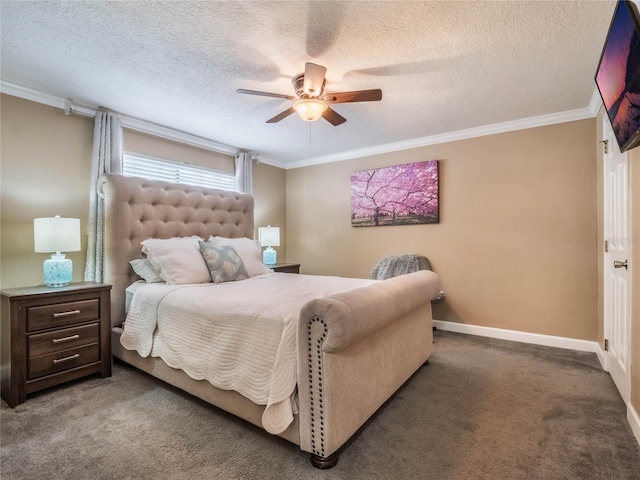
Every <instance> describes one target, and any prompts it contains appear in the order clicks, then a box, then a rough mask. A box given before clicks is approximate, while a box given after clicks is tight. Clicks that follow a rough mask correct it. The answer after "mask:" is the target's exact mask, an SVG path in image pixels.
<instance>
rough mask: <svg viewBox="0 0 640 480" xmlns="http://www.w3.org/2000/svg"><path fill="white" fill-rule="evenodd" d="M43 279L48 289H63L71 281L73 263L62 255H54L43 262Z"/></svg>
mask: <svg viewBox="0 0 640 480" xmlns="http://www.w3.org/2000/svg"><path fill="white" fill-rule="evenodd" d="M42 277H43V279H44V283H46V284H47V286H48V287H64V286H65V285H69V284H70V283H71V280H72V279H73V262H72V261H71V260H69V259H68V258H65V257H64V253H54V254H52V255H51V258H48V259H46V260H45V261H44V265H43V276H42Z"/></svg>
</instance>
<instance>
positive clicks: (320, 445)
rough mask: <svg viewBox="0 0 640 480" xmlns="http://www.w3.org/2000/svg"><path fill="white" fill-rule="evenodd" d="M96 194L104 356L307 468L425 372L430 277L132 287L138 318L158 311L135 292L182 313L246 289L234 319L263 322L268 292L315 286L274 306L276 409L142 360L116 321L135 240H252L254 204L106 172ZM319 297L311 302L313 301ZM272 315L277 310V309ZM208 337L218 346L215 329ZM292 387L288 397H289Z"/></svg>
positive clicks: (329, 456)
mask: <svg viewBox="0 0 640 480" xmlns="http://www.w3.org/2000/svg"><path fill="white" fill-rule="evenodd" d="M98 192H99V194H100V196H101V197H102V198H103V200H104V207H105V217H104V222H103V224H104V232H103V236H104V281H105V283H109V284H111V285H112V286H113V288H112V296H111V303H112V305H111V311H112V320H111V322H112V342H111V345H112V354H113V355H114V357H116V358H118V359H120V360H122V361H124V362H126V363H128V364H131V365H133V366H135V367H136V368H139V369H140V370H143V371H144V372H147V373H149V374H150V375H153V376H154V377H156V378H159V379H161V380H163V381H165V382H167V383H169V384H171V385H173V386H175V387H177V388H180V389H182V390H184V391H186V392H188V393H190V394H192V395H194V396H196V397H199V398H200V399H202V400H204V401H206V402H209V403H211V404H212V405H215V406H217V407H219V408H221V409H223V410H225V411H227V412H230V413H232V414H234V415H236V416H238V417H240V418H243V419H244V420H246V421H248V422H251V423H253V424H254V425H257V426H258V427H260V428H263V429H265V430H267V431H269V432H270V433H273V434H275V435H278V436H280V437H282V438H285V439H287V440H288V441H290V442H293V443H295V444H296V445H298V446H299V447H300V449H301V450H302V451H304V452H308V453H310V454H311V462H312V464H313V465H314V466H316V467H318V468H330V467H332V466H334V465H335V464H336V462H337V460H338V455H339V453H340V450H341V448H342V447H343V446H344V445H345V443H346V442H347V441H348V440H349V439H350V438H351V437H352V436H353V435H354V434H355V433H356V432H357V431H358V430H359V429H360V428H361V427H362V426H363V425H364V424H365V422H366V421H367V420H368V419H369V418H370V417H371V416H372V415H373V414H374V413H375V412H376V410H378V409H379V408H380V407H381V406H382V405H383V404H384V403H385V402H386V401H387V400H388V399H389V398H390V397H391V395H392V394H393V393H394V392H395V391H396V390H397V389H398V388H399V387H400V386H401V385H402V384H403V383H405V382H406V381H407V380H408V379H409V378H410V377H411V376H412V375H413V374H414V373H415V371H416V370H417V369H418V368H420V367H421V366H422V365H423V364H425V363H426V362H427V360H428V358H429V356H430V354H431V352H432V349H433V345H432V343H433V339H432V317H431V303H430V300H431V299H432V298H433V297H435V296H436V295H437V294H438V292H439V291H440V281H439V278H438V276H437V275H436V274H435V273H433V272H431V271H419V272H415V273H411V274H408V275H403V276H399V277H394V278H391V279H388V280H384V281H374V280H364V279H363V280H354V279H338V278H337V277H315V276H308V275H294V274H287V273H273V272H269V271H266V272H264V273H261V274H260V275H257V276H255V277H251V278H248V279H246V280H243V281H241V282H225V283H217V284H211V285H163V284H158V285H155V286H152V285H143V286H142V287H141V288H140V289H139V290H138V292H136V294H135V295H134V296H133V300H132V301H131V305H130V307H131V309H132V310H133V311H135V312H138V314H139V315H140V316H143V315H145V312H146V311H147V310H149V309H154V308H155V309H158V306H157V305H155V306H154V304H153V300H148V299H147V301H142V300H140V299H141V298H142V294H141V293H139V292H142V291H145V292H152V293H149V294H148V295H149V296H150V297H152V298H153V297H154V296H155V297H158V298H160V299H161V301H163V302H164V297H167V298H168V297H173V296H174V295H177V291H181V292H182V291H183V292H189V293H187V295H188V296H189V295H190V297H188V298H191V299H192V300H188V301H186V303H185V305H186V304H189V305H194V304H198V309H199V310H201V311H205V310H204V307H203V306H202V305H200V301H199V300H197V299H199V298H203V297H209V296H211V295H210V294H204V293H202V294H200V293H199V292H205V291H212V292H223V291H224V292H232V289H235V288H236V287H237V288H240V284H242V288H244V289H245V291H246V289H249V291H252V292H255V295H253V298H255V299H256V300H254V301H251V299H250V298H249V299H248V300H247V301H246V302H239V303H241V304H242V305H243V309H246V308H249V307H252V308H255V309H256V311H254V312H253V313H251V315H254V316H255V317H256V318H257V320H259V321H261V322H264V321H267V320H266V318H261V317H260V316H259V315H257V313H256V312H259V311H262V312H266V311H270V310H269V308H266V307H265V305H260V304H259V301H258V300H257V299H258V297H259V298H263V299H264V298H269V297H270V296H271V295H272V292H274V291H276V290H278V291H285V292H293V291H294V288H302V289H304V286H305V284H308V285H311V284H312V283H314V282H317V284H318V285H320V287H318V285H315V284H314V285H315V286H314V287H313V288H320V290H313V292H314V293H311V294H310V293H309V292H306V293H305V292H303V291H301V293H300V294H299V295H297V296H296V298H297V302H298V303H297V304H295V302H294V303H291V304H287V305H286V306H284V307H283V309H284V310H283V312H284V313H282V312H281V313H279V314H278V315H279V316H280V317H278V318H282V319H283V320H282V321H283V323H282V326H281V329H280V330H277V329H276V330H275V331H276V337H277V332H281V333H282V332H283V331H285V330H286V331H287V332H288V333H287V335H286V336H285V334H284V333H282V338H283V339H284V338H285V337H286V338H287V339H288V340H287V342H285V341H284V340H282V343H283V344H285V343H286V346H287V349H288V350H287V352H288V353H287V355H286V356H287V357H292V359H293V362H294V363H293V366H291V365H289V366H288V367H287V368H288V370H285V371H286V372H287V375H288V377H287V378H288V380H287V381H286V382H283V384H286V388H285V390H286V392H285V393H287V394H288V396H286V398H285V399H282V398H280V397H278V398H274V400H275V403H274V402H271V403H269V401H266V402H265V401H263V399H261V398H257V397H256V398H254V397H253V396H252V395H250V394H247V393H245V394H244V395H243V394H241V393H239V392H241V391H244V390H243V389H242V388H241V387H237V386H234V385H233V384H232V383H225V382H224V381H222V382H221V383H220V382H218V386H214V383H216V381H213V382H212V381H209V380H208V379H206V378H205V377H206V375H200V374H199V373H198V372H199V369H198V368H196V369H195V370H194V369H191V370H190V369H189V368H185V369H181V368H174V367H175V363H174V362H173V359H172V358H173V357H171V356H170V355H157V356H154V355H153V354H150V353H149V352H151V350H152V349H153V348H155V347H154V346H153V342H154V341H156V340H153V337H152V340H151V342H152V344H151V345H146V347H144V348H143V349H142V350H144V351H143V353H142V354H141V353H139V350H140V349H137V348H136V346H135V345H133V344H131V343H130V339H128V338H127V335H126V334H124V337H123V333H124V330H123V322H124V321H125V319H127V324H126V329H127V330H130V329H131V328H133V327H131V325H133V324H134V322H133V320H134V317H135V315H134V314H133V313H131V312H129V313H130V314H129V317H127V315H126V312H125V305H126V304H127V289H130V287H131V286H132V285H134V284H135V283H136V282H138V283H140V278H139V277H138V276H137V275H136V274H135V273H134V271H133V269H132V268H131V265H130V263H129V262H130V261H132V260H137V259H141V258H143V257H144V255H143V253H142V242H143V241H145V240H147V239H151V238H153V239H172V238H187V237H192V236H197V237H200V238H201V239H204V240H205V241H206V239H211V238H212V237H215V238H226V239H234V241H236V240H237V241H244V239H252V238H253V235H254V219H253V209H254V201H253V197H251V196H249V195H244V194H239V193H234V192H226V191H221V190H213V189H206V188H201V187H194V186H189V185H176V184H170V183H165V182H159V181H149V180H145V179H141V178H135V177H124V176H121V175H115V174H105V175H102V176H101V177H100V179H99V181H98ZM340 282H344V283H340ZM354 282H355V283H354ZM363 282H364V283H363ZM323 285H324V286H323ZM223 288H224V289H227V290H223ZM323 288H324V290H323ZM162 289H164V290H162ZM198 289H200V290H198ZM205 289H217V290H205ZM161 291H162V292H161ZM164 291H166V293H163V292H164ZM318 291H319V292H321V293H319V294H317V295H316V293H315V292H318ZM259 292H262V293H259ZM216 294H218V295H220V296H219V297H218V298H220V299H222V298H229V299H230V298H232V297H233V295H232V294H231V293H229V294H226V293H225V294H224V295H221V294H220V293H216ZM309 295H311V296H309ZM292 296H294V295H290V297H292ZM150 302H151V303H150ZM218 303H220V302H218ZM228 303H229V302H228ZM277 303H286V302H277ZM163 305H164V304H163ZM245 307H246V308H245ZM206 308H209V307H206ZM273 308H274V309H276V305H274V306H273ZM206 311H208V310H206ZM245 313H246V312H245ZM180 315H181V314H180V313H178V314H176V313H174V311H172V310H171V309H169V308H167V309H166V315H165V318H164V319H162V320H161V319H160V316H159V315H158V322H162V323H163V325H172V324H173V321H174V320H172V319H176V321H177V318H178V317H179V316H180ZM211 317H212V318H213V317H215V315H211ZM265 317H266V315H265ZM130 322H131V323H130ZM156 327H157V325H156ZM198 328H200V327H198ZM216 328H219V327H216ZM146 329H147V330H154V329H153V328H148V327H146ZM159 330H160V328H159V327H157V328H155V330H154V331H153V332H150V333H151V334H153V335H155V334H156V332H157V331H159ZM199 331H201V330H199ZM216 332H218V333H217V335H218V336H220V330H216ZM147 333H148V334H149V332H147ZM168 336H170V335H168ZM121 337H122V342H121ZM147 341H148V340H147ZM235 341H236V342H237V341H238V340H237V339H236V340H235ZM251 342H258V343H259V344H260V345H258V346H261V345H262V344H263V343H264V344H265V345H267V344H268V343H269V342H267V341H263V340H262V339H255V338H250V337H244V338H243V339H242V341H241V342H240V343H238V344H237V345H239V346H240V347H242V345H244V344H245V343H247V344H251ZM123 343H124V344H126V345H127V347H128V348H125V346H124V345H123ZM134 343H135V342H134ZM142 343H144V342H142ZM157 343H160V342H159V341H157ZM254 347H255V346H253V347H252V348H254ZM158 348H159V347H158ZM225 348H226V347H225ZM265 348H266V347H265ZM194 349H195V346H194ZM241 349H242V348H238V350H241ZM142 350H140V351H142ZM147 350H148V351H147ZM182 350H184V345H183V346H182ZM247 350H250V349H247ZM163 357H164V358H163ZM274 358H275V357H274ZM276 360H277V359H276ZM250 361H251V360H250ZM278 361H279V360H278ZM172 365H173V366H172ZM240 366H241V367H243V368H244V367H252V366H253V365H244V366H242V365H240ZM213 370H214V371H215V368H213ZM194 372H195V373H194ZM274 376H275V375H274ZM291 378H292V379H293V380H292V381H293V386H292V382H291ZM278 385H280V384H278ZM291 388H292V389H293V391H292V392H289V389H291ZM274 404H275V405H276V406H278V405H279V406H283V405H284V406H286V409H285V410H287V414H286V415H285V417H284V420H282V419H281V418H280V417H277V418H276V417H273V418H272V417H270V416H269V409H270V408H272V406H273V405H274ZM270 419H271V420H270Z"/></svg>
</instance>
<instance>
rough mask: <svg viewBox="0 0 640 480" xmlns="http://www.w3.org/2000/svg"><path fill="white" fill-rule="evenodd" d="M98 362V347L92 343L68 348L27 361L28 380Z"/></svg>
mask: <svg viewBox="0 0 640 480" xmlns="http://www.w3.org/2000/svg"><path fill="white" fill-rule="evenodd" d="M98 360H100V345H99V344H98V343H92V344H90V345H85V346H82V347H77V348H69V349H67V350H61V351H59V352H54V353H50V354H48V355H40V356H39V357H33V358H30V359H29V372H28V377H27V378H28V379H29V380H31V379H33V378H37V377H42V376H43V375H49V374H51V373H56V372H61V371H62V370H68V369H70V368H73V367H78V366H80V365H85V364H87V363H91V362H97V361H98Z"/></svg>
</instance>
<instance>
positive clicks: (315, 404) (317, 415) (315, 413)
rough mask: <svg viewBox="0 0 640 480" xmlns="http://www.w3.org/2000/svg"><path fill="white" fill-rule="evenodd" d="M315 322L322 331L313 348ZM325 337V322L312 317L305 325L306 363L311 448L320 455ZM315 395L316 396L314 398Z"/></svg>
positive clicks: (323, 455)
mask: <svg viewBox="0 0 640 480" xmlns="http://www.w3.org/2000/svg"><path fill="white" fill-rule="evenodd" d="M316 322H319V323H320V324H322V325H323V327H324V328H323V333H322V336H320V338H318V340H317V341H316V344H315V348H314V345H313V340H312V329H313V326H314V324H315V323H316ZM325 338H327V324H326V323H325V322H324V320H323V319H322V318H320V317H313V318H312V319H311V321H310V322H309V324H308V325H307V339H308V342H309V351H308V359H309V362H308V365H309V397H310V401H311V448H312V450H313V453H314V454H316V455H319V456H321V457H323V458H324V457H325V453H324V403H323V396H322V393H323V392H322V354H321V347H322V343H323V342H324V340H325ZM314 353H315V356H316V357H317V362H318V367H317V377H318V388H317V392H316V390H314V386H313V385H314V384H313V379H314V372H315V371H314V368H313V360H314V359H313V357H314ZM316 395H317V398H316ZM318 419H319V423H320V428H318V425H317V423H318ZM317 431H319V438H318V439H316V432H317Z"/></svg>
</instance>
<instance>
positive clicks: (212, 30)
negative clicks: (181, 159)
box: [0, 0, 615, 163]
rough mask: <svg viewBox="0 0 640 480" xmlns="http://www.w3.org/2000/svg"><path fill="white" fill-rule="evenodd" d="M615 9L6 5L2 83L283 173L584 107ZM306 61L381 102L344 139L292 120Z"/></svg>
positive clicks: (349, 112) (342, 86) (360, 108)
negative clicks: (100, 109) (288, 166)
mask: <svg viewBox="0 0 640 480" xmlns="http://www.w3.org/2000/svg"><path fill="white" fill-rule="evenodd" d="M614 8H615V1H613V0H611V1H578V2H571V1H508V2H507V1H504V2H502V1H499V2H486V1H467V2H453V1H446V2H414V1H410V2H405V1H377V2H363V1H345V2H340V1H331V2H329V1H324V2H309V1H284V2H270V1H249V2H243V1H225V2H210V1H208V2H196V1H182V2H175V1H173V2H169V1H166V2H165V1H129V2H110V1H98V2H96V1H66V2H65V1H63V2H45V1H37V2H26V1H6V0H2V9H1V11H0V14H1V16H0V20H1V43H0V46H1V76H2V80H3V81H4V82H9V83H12V84H17V85H20V86H24V87H28V88H31V89H35V90H38V91H41V92H45V93H49V94H52V95H55V96H58V97H62V98H72V99H73V100H74V101H75V102H76V103H77V104H80V105H86V106H90V107H95V106H98V105H103V106H106V107H108V108H110V109H112V110H115V111H117V112H120V113H123V114H126V115H129V116H132V117H137V118H140V119H144V120H148V121H151V122H154V123H157V124H160V125H164V126H167V127H172V128H175V129H178V130H181V131H184V132H188V133H191V134H194V135H198V136H201V137H205V138H208V139H211V140H214V141H216V142H219V143H223V144H226V145H231V146H234V147H238V148H240V149H246V150H248V151H251V152H255V153H258V154H260V155H262V156H264V157H267V158H271V159H274V160H275V161H277V162H283V163H286V162H296V161H298V162H299V161H300V160H302V159H308V158H312V157H320V156H325V155H331V154H336V153H340V152H346V151H351V150H354V149H362V148H367V147H373V146H379V145H384V144H389V143H395V142H403V141H409V140H412V139H417V138H423V137H429V136H433V135H438V134H443V133H447V132H454V131H459V130H463V129H468V128H473V127H481V126H484V125H491V124H496V123H501V122H509V121H513V120H518V119H523V118H529V117H535V116H540V115H546V114H553V113H558V112H565V111H571V110H575V109H583V108H586V107H587V106H588V105H589V102H590V100H591V98H592V95H593V92H594V87H595V84H594V81H593V75H594V72H595V69H596V66H597V63H598V60H599V57H600V52H601V49H602V45H603V43H604V39H605V36H606V33H607V29H608V26H609V22H610V19H611V17H612V15H613V10H614ZM307 61H312V62H315V63H319V64H321V65H324V66H325V67H327V76H326V78H327V86H326V92H335V91H349V90H360V89H370V88H381V89H382V91H383V99H382V101H380V102H367V103H351V104H339V105H335V106H334V108H335V110H336V111H337V112H338V113H340V114H341V115H343V116H344V117H346V118H347V122H346V123H344V124H343V125H341V126H338V127H333V126H331V125H330V124H329V123H328V122H326V121H324V120H320V121H317V122H314V123H307V122H304V121H303V120H301V119H300V118H299V117H298V116H297V115H291V116H289V117H287V118H286V119H285V120H283V121H281V122H280V123H276V124H265V123H264V122H265V120H267V119H269V118H271V117H272V116H274V115H276V114H277V113H279V112H281V111H283V110H285V109H287V108H288V107H289V106H290V105H291V102H289V101H286V100H281V99H275V98H267V97H258V96H250V95H239V94H237V93H235V90H236V89H237V88H244V89H252V90H262V91H269V92H277V93H283V94H289V95H292V94H293V87H292V86H291V82H290V80H291V78H292V77H293V76H294V75H296V74H298V73H301V72H302V71H303V70H304V64H305V62H307Z"/></svg>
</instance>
